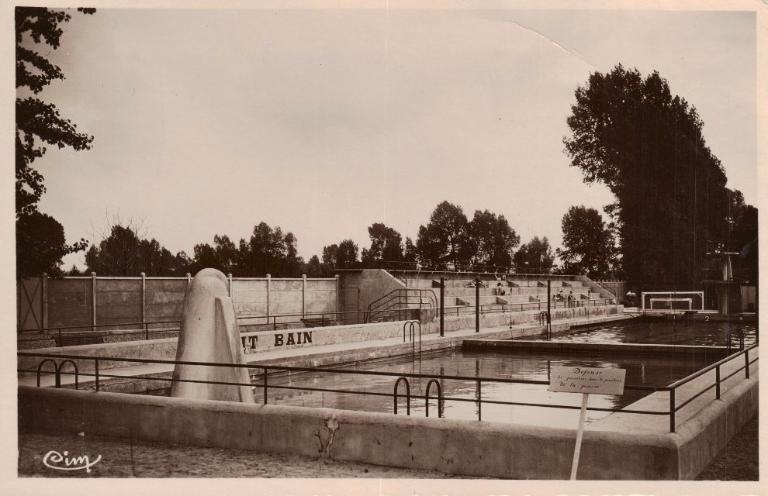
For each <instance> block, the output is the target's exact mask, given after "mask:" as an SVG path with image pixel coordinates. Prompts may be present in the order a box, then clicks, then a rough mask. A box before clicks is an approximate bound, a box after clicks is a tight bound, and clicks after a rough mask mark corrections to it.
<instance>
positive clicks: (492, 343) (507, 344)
mask: <svg viewBox="0 0 768 496" xmlns="http://www.w3.org/2000/svg"><path fill="white" fill-rule="evenodd" d="M462 348H465V349H469V350H483V349H491V350H493V351H505V350H509V351H522V350H526V351H557V352H574V353H589V352H603V353H628V354H632V355H636V354H653V355H667V354H669V355H677V354H690V355H701V356H702V358H707V357H708V356H709V355H714V356H715V358H723V357H724V356H725V355H726V353H727V352H728V348H727V347H725V346H699V345H676V344H675V345H672V344H653V343H582V342H578V341H542V340H523V339H515V340H511V341H510V340H504V339H492V338H477V339H465V340H464V341H463V342H462Z"/></svg>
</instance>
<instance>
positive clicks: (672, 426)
mask: <svg viewBox="0 0 768 496" xmlns="http://www.w3.org/2000/svg"><path fill="white" fill-rule="evenodd" d="M669 432H675V389H674V388H672V389H670V390H669Z"/></svg>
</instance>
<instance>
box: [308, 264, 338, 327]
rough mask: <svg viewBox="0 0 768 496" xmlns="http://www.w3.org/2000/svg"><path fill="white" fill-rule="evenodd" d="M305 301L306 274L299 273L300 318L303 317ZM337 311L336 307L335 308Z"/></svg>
mask: <svg viewBox="0 0 768 496" xmlns="http://www.w3.org/2000/svg"><path fill="white" fill-rule="evenodd" d="M306 302H307V275H306V274H302V275H301V318H302V319H303V318H304V312H305V310H304V309H305V308H306V304H307V303H306ZM337 311H338V309H337Z"/></svg>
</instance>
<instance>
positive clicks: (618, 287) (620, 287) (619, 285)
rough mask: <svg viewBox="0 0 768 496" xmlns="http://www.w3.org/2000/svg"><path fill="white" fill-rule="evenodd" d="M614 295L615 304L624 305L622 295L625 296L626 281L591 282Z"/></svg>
mask: <svg viewBox="0 0 768 496" xmlns="http://www.w3.org/2000/svg"><path fill="white" fill-rule="evenodd" d="M592 282H594V283H596V284H597V285H599V286H601V287H602V288H604V289H606V290H608V291H610V292H611V293H613V294H614V295H615V298H616V302H617V303H621V304H624V295H625V294H627V283H626V281H592Z"/></svg>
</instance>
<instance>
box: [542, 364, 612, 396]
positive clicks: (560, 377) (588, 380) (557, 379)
mask: <svg viewBox="0 0 768 496" xmlns="http://www.w3.org/2000/svg"><path fill="white" fill-rule="evenodd" d="M626 374H627V371H626V370H624V369H602V368H594V367H553V368H552V374H551V376H550V377H551V379H550V381H549V390H550V391H555V392H566V393H586V394H624V377H625V376H626Z"/></svg>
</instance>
